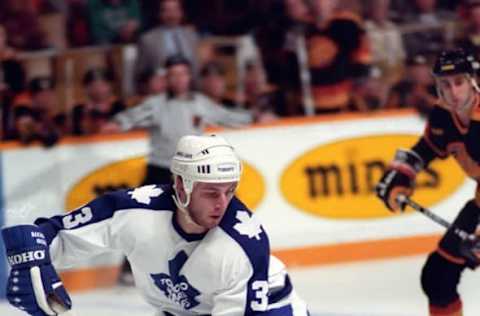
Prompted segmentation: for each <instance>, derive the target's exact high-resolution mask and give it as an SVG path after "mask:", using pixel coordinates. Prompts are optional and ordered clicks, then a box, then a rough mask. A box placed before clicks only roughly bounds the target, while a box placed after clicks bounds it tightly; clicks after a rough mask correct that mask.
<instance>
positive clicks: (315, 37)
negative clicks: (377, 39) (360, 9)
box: [306, 0, 371, 114]
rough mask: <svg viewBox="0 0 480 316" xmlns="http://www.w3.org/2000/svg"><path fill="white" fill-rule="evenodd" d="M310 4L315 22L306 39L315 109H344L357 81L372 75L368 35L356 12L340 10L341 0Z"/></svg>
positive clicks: (322, 110) (339, 110)
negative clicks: (339, 2)
mask: <svg viewBox="0 0 480 316" xmlns="http://www.w3.org/2000/svg"><path fill="white" fill-rule="evenodd" d="M310 3H311V6H312V7H311V8H312V10H313V13H314V20H315V22H314V24H313V25H311V27H310V28H309V29H308V30H307V33H306V37H307V40H306V41H307V54H308V63H309V68H310V77H311V85H312V95H313V99H314V105H315V112H316V113H317V114H321V113H338V112H341V111H345V110H347V109H348V108H349V106H350V104H351V101H352V94H353V93H354V90H353V88H354V86H355V85H354V84H355V81H356V80H357V79H359V78H362V77H363V78H364V77H367V76H368V75H369V71H370V62H371V53H370V48H369V43H368V38H367V37H366V34H365V31H364V29H363V27H362V24H361V20H360V19H359V17H358V16H357V15H355V14H354V13H353V12H348V11H340V10H338V8H337V6H338V0H329V1H323V0H312V1H311V2H310Z"/></svg>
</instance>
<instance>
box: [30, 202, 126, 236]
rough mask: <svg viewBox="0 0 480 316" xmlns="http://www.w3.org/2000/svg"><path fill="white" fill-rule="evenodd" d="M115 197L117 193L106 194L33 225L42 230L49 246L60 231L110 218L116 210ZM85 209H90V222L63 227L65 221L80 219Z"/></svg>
mask: <svg viewBox="0 0 480 316" xmlns="http://www.w3.org/2000/svg"><path fill="white" fill-rule="evenodd" d="M116 195H118V193H107V194H105V195H102V196H101V197H99V198H96V199H95V200H93V201H92V202H90V203H88V204H86V205H84V206H82V207H80V208H78V209H76V210H74V211H72V212H70V213H68V214H65V215H57V216H53V217H51V218H39V219H37V220H36V221H35V224H36V225H38V227H39V228H40V229H41V230H42V232H43V233H44V234H45V237H46V239H47V243H48V244H50V243H51V242H52V241H53V239H54V238H55V237H56V236H57V234H58V232H59V231H60V230H63V229H77V228H81V227H83V226H86V225H90V224H93V223H98V222H101V221H103V220H105V219H108V218H111V217H112V216H113V214H114V213H115V211H116V210H118V209H117V201H116ZM87 207H88V208H90V210H91V214H92V218H91V219H90V220H88V221H86V222H81V221H79V222H78V224H77V225H75V227H71V228H66V227H65V226H64V223H65V220H69V221H75V220H76V219H80V218H81V217H82V210H83V209H84V208H87Z"/></svg>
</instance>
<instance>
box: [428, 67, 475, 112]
mask: <svg viewBox="0 0 480 316" xmlns="http://www.w3.org/2000/svg"><path fill="white" fill-rule="evenodd" d="M437 85H438V88H439V90H440V92H441V94H442V97H443V98H444V101H445V102H446V103H447V105H448V106H450V107H451V109H452V110H459V109H461V108H462V107H464V106H465V105H466V104H468V103H469V102H470V100H471V99H472V98H473V95H474V90H473V87H472V84H471V82H470V80H469V79H468V78H467V76H466V75H464V74H458V75H450V76H443V77H439V78H437Z"/></svg>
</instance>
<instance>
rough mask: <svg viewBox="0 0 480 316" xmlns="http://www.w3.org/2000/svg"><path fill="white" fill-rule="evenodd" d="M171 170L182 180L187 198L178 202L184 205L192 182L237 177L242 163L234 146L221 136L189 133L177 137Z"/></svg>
mask: <svg viewBox="0 0 480 316" xmlns="http://www.w3.org/2000/svg"><path fill="white" fill-rule="evenodd" d="M170 171H171V172H172V174H174V175H178V176H180V177H181V178H182V180H183V185H184V188H185V192H186V193H187V200H186V201H185V202H183V203H181V206H183V207H187V206H188V204H189V202H190V193H192V190H193V185H194V183H195V182H208V183H223V182H235V181H239V180H240V175H241V171H242V165H241V162H240V159H238V157H237V155H236V154H235V151H234V149H233V147H232V146H231V145H230V144H229V143H228V142H227V141H226V140H225V139H224V138H223V137H220V136H216V135H209V136H193V135H188V136H183V137H182V138H180V140H179V141H178V143H177V149H176V151H175V155H174V156H173V159H172V163H171V165H170ZM177 200H178V196H177ZM178 202H180V201H177V203H178Z"/></svg>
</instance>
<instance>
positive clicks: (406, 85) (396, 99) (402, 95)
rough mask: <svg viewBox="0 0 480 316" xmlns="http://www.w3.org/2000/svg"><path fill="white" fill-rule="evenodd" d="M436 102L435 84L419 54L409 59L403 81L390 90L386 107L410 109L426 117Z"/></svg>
mask: <svg viewBox="0 0 480 316" xmlns="http://www.w3.org/2000/svg"><path fill="white" fill-rule="evenodd" d="M436 102H437V94H436V90H435V82H434V79H433V77H432V75H431V67H430V65H429V63H428V60H427V58H426V57H425V55H420V54H419V55H415V56H412V57H409V58H408V59H407V69H406V76H405V79H404V80H402V81H400V82H399V83H398V84H397V85H395V86H394V87H393V88H392V90H391V92H390V96H389V99H388V101H387V107H388V108H404V107H411V108H414V109H416V110H417V111H418V112H419V113H420V114H421V115H423V116H427V115H428V113H430V110H431V109H432V107H433V105H434V104H435V103H436Z"/></svg>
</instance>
